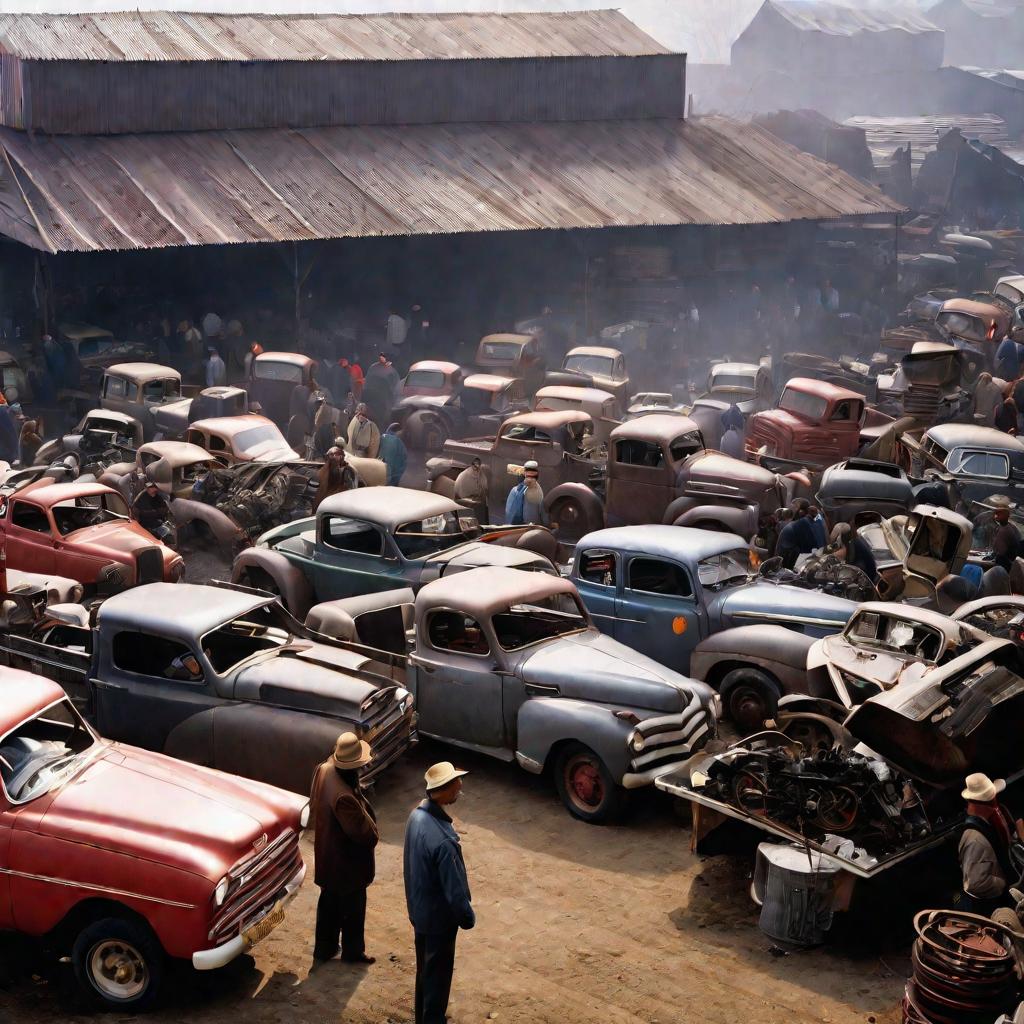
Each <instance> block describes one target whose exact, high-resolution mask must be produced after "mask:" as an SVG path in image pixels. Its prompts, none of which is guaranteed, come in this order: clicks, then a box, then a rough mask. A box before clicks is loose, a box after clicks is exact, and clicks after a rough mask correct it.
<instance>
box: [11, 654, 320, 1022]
mask: <svg viewBox="0 0 1024 1024" xmlns="http://www.w3.org/2000/svg"><path fill="white" fill-rule="evenodd" d="M0 687H2V689H3V694H4V700H3V704H2V708H0V783H2V785H0V930H5V931H17V932H21V933H24V934H26V935H31V936H35V937H38V938H42V939H44V940H45V942H46V945H47V946H48V947H49V948H51V949H53V950H54V951H56V952H57V953H59V954H70V957H71V961H72V963H73V965H74V970H75V976H76V978H77V980H78V982H79V984H80V985H81V986H82V988H83V989H84V990H85V991H86V992H87V993H88V994H89V995H90V996H91V997H92V998H93V1000H94V1001H95V1002H96V1003H97V1004H98V1005H100V1006H102V1007H106V1008H107V1009H115V1010H120V1011H128V1012H135V1011H138V1010H140V1009H143V1008H145V1007H146V1006H147V1005H150V1004H151V1003H152V1002H153V1001H154V1000H155V999H156V997H157V994H158V992H159V989H160V984H161V980H162V978H163V973H164V966H165V963H166V960H167V959H168V958H183V959H190V960H191V961H192V965H193V967H195V968H196V969H198V970H209V969H212V968H215V967H220V966H222V965H224V964H226V963H228V962H229V961H230V960H232V959H234V958H235V957H237V956H239V955H240V954H241V953H244V952H245V951H246V950H248V949H249V948H251V947H252V946H253V945H254V944H255V943H256V942H259V941H260V940H261V939H262V938H264V937H265V936H266V935H267V934H268V932H270V931H271V930H272V929H273V928H274V927H275V926H276V925H277V924H279V923H280V921H281V920H282V919H283V917H284V907H285V905H286V904H287V903H288V902H289V901H290V900H291V899H292V897H293V896H294V895H295V894H296V892H297V891H298V889H299V886H300V885H301V884H302V879H303V876H304V874H305V865H304V864H303V862H302V856H301V854H300V852H299V835H300V833H301V832H302V830H303V828H305V826H306V824H307V822H308V819H309V805H308V803H307V802H306V801H305V800H303V799H302V798H301V797H296V796H293V795H292V794H290V793H285V792H284V791H282V790H279V789H275V788H273V787H272V786H267V785H264V784H262V783H258V782H251V781H248V780H245V779H239V778H235V777H234V776H231V775H224V774H221V773H220V772H216V771H212V770H210V769H206V768H199V767H196V766H194V765H190V764H184V763H182V762H180V761H175V760H172V759H171V758H169V757H164V756H163V755H161V754H153V753H149V752H147V751H142V750H138V749H136V748H134V747H127V746H122V745H121V744H116V743H109V742H108V741H106V740H103V739H101V738H100V737H99V736H97V735H96V733H95V732H93V730H92V729H91V728H90V727H89V725H88V724H87V723H86V722H85V720H84V719H83V718H82V717H81V716H80V715H79V714H78V711H77V710H76V709H75V707H74V705H73V704H72V703H71V701H70V700H68V698H67V697H66V696H65V695H64V691H63V690H61V688H60V687H59V686H58V685H57V684H56V683H53V682H50V681H49V680H46V679H42V678H41V677H39V676H35V675H31V674H30V673H28V672H21V671H18V670H17V669H6V668H5V669H0Z"/></svg>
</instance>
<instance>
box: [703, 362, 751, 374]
mask: <svg viewBox="0 0 1024 1024" xmlns="http://www.w3.org/2000/svg"><path fill="white" fill-rule="evenodd" d="M760 370H761V364H760V363H715V365H714V366H712V367H711V376H712V377H713V376H714V375H715V374H716V373H742V374H750V375H751V376H753V377H756V376H757V374H758V372H759V371H760Z"/></svg>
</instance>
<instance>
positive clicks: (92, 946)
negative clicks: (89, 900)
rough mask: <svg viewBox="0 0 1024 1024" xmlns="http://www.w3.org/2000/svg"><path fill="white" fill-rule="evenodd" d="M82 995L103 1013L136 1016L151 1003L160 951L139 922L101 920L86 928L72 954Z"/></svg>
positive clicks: (158, 980)
mask: <svg viewBox="0 0 1024 1024" xmlns="http://www.w3.org/2000/svg"><path fill="white" fill-rule="evenodd" d="M71 962H72V964H73V965H74V969H75V978H76V980H77V981H78V984H79V985H80V986H81V988H82V990H83V992H85V993H86V995H87V996H88V997H89V998H90V999H91V1000H92V1002H94V1003H95V1004H96V1005H98V1006H100V1007H104V1008H106V1009H108V1010H118V1011H132V1012H139V1011H141V1010H146V1009H149V1008H150V1007H151V1006H153V1004H154V1003H155V1002H156V999H157V997H158V995H159V991H160V986H161V983H162V982H163V976H164V951H163V949H162V948H161V946H160V943H159V942H158V941H157V938H156V936H155V935H154V934H153V933H152V931H150V929H149V927H148V926H147V925H145V924H144V923H137V922H135V921H132V920H128V919H125V918H120V917H105V918H102V919H101V920H99V921H94V922H93V923H92V924H90V925H87V926H86V927H85V928H84V929H83V930H82V931H81V932H80V933H79V935H78V938H77V939H75V944H74V947H73V949H72V952H71Z"/></svg>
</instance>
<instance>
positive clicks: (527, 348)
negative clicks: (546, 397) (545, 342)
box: [476, 334, 545, 394]
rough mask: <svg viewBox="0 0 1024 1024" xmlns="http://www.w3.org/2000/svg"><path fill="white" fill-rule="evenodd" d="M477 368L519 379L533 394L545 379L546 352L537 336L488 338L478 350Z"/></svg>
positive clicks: (505, 335) (482, 341) (486, 336)
mask: <svg viewBox="0 0 1024 1024" xmlns="http://www.w3.org/2000/svg"><path fill="white" fill-rule="evenodd" d="M476 365H477V366H478V367H479V368H480V369H481V370H483V371H484V372H486V373H496V374H499V375H501V376H506V377H518V378H519V379H521V380H523V381H524V382H525V383H526V388H527V391H528V392H530V393H531V394H532V393H533V392H534V391H536V390H537V388H538V387H540V385H541V382H542V381H543V378H544V369H545V360H544V352H543V350H542V349H541V342H540V339H539V338H538V337H537V336H536V335H533V334H488V335H485V336H484V337H483V338H481V339H480V344H479V346H478V347H477V350H476Z"/></svg>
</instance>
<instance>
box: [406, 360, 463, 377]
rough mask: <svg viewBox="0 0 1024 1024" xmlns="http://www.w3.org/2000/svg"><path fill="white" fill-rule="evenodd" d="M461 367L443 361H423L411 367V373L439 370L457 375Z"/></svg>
mask: <svg viewBox="0 0 1024 1024" xmlns="http://www.w3.org/2000/svg"><path fill="white" fill-rule="evenodd" d="M460 369H461V367H460V366H459V364H458V363H446V362H444V361H443V360H441V359H421V360H420V361H419V362H417V363H413V364H412V366H410V367H409V373H412V371H413V370H437V371H438V372H440V373H444V374H450V373H457V372H458V371H459V370H460Z"/></svg>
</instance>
